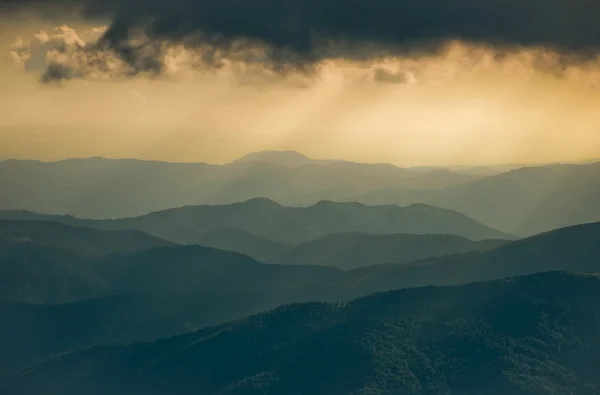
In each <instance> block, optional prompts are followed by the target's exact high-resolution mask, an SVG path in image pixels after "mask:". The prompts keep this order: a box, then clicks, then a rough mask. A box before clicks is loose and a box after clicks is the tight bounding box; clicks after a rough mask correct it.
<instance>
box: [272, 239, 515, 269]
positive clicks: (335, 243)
mask: <svg viewBox="0 0 600 395" xmlns="http://www.w3.org/2000/svg"><path fill="white" fill-rule="evenodd" d="M507 243H509V241H507V240H484V241H477V242H475V241H471V240H468V239H466V238H464V237H460V236H452V235H411V234H384V235H375V234H366V233H338V234H332V235H329V236H325V237H324V238H321V239H318V240H314V241H309V242H307V243H303V244H300V245H298V246H295V247H292V248H291V249H289V250H287V251H285V252H283V253H282V254H280V255H275V256H274V257H273V258H272V259H269V260H268V262H269V263H276V264H280V265H286V264H291V265H319V266H334V267H338V268H340V269H355V268H358V267H363V266H372V265H381V264H386V263H396V264H398V263H406V262H410V261H415V260H419V259H424V258H431V257H435V256H443V255H449V254H457V253H464V252H468V251H482V250H489V249H492V248H495V247H499V246H501V245H504V244H507Z"/></svg>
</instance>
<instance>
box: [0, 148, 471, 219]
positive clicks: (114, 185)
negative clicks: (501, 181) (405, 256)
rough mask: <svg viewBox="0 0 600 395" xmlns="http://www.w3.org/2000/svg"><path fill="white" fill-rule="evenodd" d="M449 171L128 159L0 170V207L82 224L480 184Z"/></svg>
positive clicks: (17, 164) (280, 160) (300, 161)
mask: <svg viewBox="0 0 600 395" xmlns="http://www.w3.org/2000/svg"><path fill="white" fill-rule="evenodd" d="M479 177H480V176H479V175H473V174H461V173H458V172H453V171H449V170H442V169H430V170H427V171H423V170H418V169H415V170H413V169H410V168H399V167H396V166H393V165H390V164H364V163H354V162H347V161H337V160H324V161H323V160H314V159H310V158H307V157H305V156H303V155H301V154H299V153H296V152H268V151H267V152H259V153H253V154H250V155H248V156H246V157H243V158H240V159H238V160H236V161H233V162H231V163H227V164H224V165H211V164H205V163H168V162H155V161H142V160H135V159H106V158H99V157H94V158H88V159H67V160H62V161H58V162H39V161H27V160H7V161H2V162H0V185H2V186H3V193H2V195H0V207H2V208H6V209H23V210H32V211H39V212H46V213H52V214H71V215H74V216H78V217H83V218H117V217H132V216H139V215H143V214H146V213H148V212H152V211H158V210H162V209H165V208H172V207H180V206H185V205H199V204H229V203H236V202H241V201H245V200H248V199H252V198H256V197H267V198H270V199H273V200H276V201H278V202H281V203H282V204H294V205H310V204H314V203H315V202H317V201H319V200H336V199H339V198H342V197H345V196H349V195H360V194H363V193H366V192H368V191H371V190H373V189H381V188H385V187H386V186H388V185H402V186H404V187H407V188H437V187H444V186H450V185H455V184H458V183H462V182H465V181H470V180H474V179H477V178H479Z"/></svg>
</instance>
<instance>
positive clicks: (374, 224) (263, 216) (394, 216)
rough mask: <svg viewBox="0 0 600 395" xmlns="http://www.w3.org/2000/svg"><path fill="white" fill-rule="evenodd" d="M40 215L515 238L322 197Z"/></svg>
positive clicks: (280, 230)
mask: <svg viewBox="0 0 600 395" xmlns="http://www.w3.org/2000/svg"><path fill="white" fill-rule="evenodd" d="M23 217H26V218H31V214H29V216H26V214H24V213H23V212H13V211H5V212H0V218H10V219H18V218H23ZM37 218H46V219H50V220H53V221H59V222H65V223H69V224H76V225H77V226H88V227H94V228H100V229H113V230H114V229H137V230H141V231H143V232H145V233H148V234H151V235H154V236H156V237H159V238H162V239H165V240H169V241H172V242H175V243H180V244H198V243H201V242H202V237H203V235H204V234H206V233H208V232H211V231H214V230H217V229H222V228H235V229H238V230H240V231H243V232H247V233H251V234H253V235H255V236H258V237H260V238H265V239H269V240H272V241H276V242H279V243H283V244H297V243H301V242H306V241H310V240H314V239H317V238H321V237H324V236H327V235H329V234H332V233H344V232H363V233H380V234H382V233H413V234H451V235H457V236H462V237H466V238H469V239H472V240H483V239H511V238H514V237H512V236H510V235H507V234H505V233H502V232H499V231H497V230H494V229H491V228H489V227H486V226H485V225H482V224H480V223H478V222H476V221H474V220H472V219H471V218H469V217H467V216H465V215H463V214H461V213H459V212H456V211H452V210H448V209H441V208H438V207H433V206H428V205H423V204H415V205H412V206H408V207H398V206H391V205H390V206H366V205H363V204H359V203H334V202H330V201H322V202H319V203H317V204H314V205H312V206H309V207H286V206H282V205H280V204H278V203H275V202H273V201H271V200H268V199H264V198H260V199H251V200H248V201H245V202H242V203H235V204H231V205H215V206H211V205H203V206H187V207H181V208H177V209H170V210H163V211H158V212H155V213H150V214H147V215H144V216H141V217H134V218H123V219H117V220H84V219H75V218H73V217H70V216H48V217H44V216H42V217H39V216H38V217H37Z"/></svg>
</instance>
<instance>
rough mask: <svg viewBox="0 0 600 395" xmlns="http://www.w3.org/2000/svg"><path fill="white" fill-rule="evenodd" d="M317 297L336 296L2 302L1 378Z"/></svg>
mask: <svg viewBox="0 0 600 395" xmlns="http://www.w3.org/2000/svg"><path fill="white" fill-rule="evenodd" d="M313 300H332V301H335V300H336V295H335V294H334V293H331V294H330V293H328V291H327V290H323V291H322V292H319V291H318V290H312V289H310V290H300V289H298V290H295V289H290V290H277V291H273V290H268V291H261V290H257V291H246V292H217V293H202V292H193V293H182V292H176V293H175V292H163V293H159V292H149V293H133V294H119V295H111V296H105V297H101V298H97V299H90V300H84V301H78V302H72V303H66V304H50V305H42V304H31V303H15V302H0V316H2V319H3V325H2V326H0V339H1V340H2V344H3V346H2V353H0V376H2V375H4V374H6V373H9V372H13V371H17V370H21V369H24V368H26V367H28V366H30V365H32V364H36V363H40V362H42V361H43V360H45V359H48V358H50V357H52V356H54V355H57V354H63V353H66V352H72V351H74V350H79V349H85V348H89V347H92V346H103V345H110V344H129V343H135V342H140V341H152V340H156V339H160V338H165V337H171V336H173V335H176V334H182V333H186V332H190V331H193V330H197V329H200V328H204V327H208V326H212V325H218V324H223V323H225V322H228V321H232V320H235V319H240V318H242V317H246V316H248V315H250V314H256V313H260V312H264V311H268V310H270V309H273V308H276V307H278V306H281V305H283V304H286V303H290V302H310V301H313Z"/></svg>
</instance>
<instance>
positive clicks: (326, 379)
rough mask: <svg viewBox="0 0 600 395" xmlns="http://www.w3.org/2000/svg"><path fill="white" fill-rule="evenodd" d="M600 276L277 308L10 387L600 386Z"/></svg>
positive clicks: (218, 390) (183, 390) (65, 393)
mask: <svg viewBox="0 0 600 395" xmlns="http://www.w3.org/2000/svg"><path fill="white" fill-rule="evenodd" d="M599 298H600V281H599V280H598V279H597V278H595V277H594V278H592V277H581V276H571V275H566V274H561V273H546V274H541V275H535V276H529V277H523V278H515V279H509V280H503V281H496V282H492V283H481V284H472V285H467V286H460V287H442V288H435V287H429V288H421V289H413V290H405V291H396V292H390V293H384V294H377V295H373V296H369V297H366V298H363V299H359V300H356V301H354V302H351V303H349V304H347V305H329V304H318V303H313V304H302V305H293V306H287V307H282V308H280V309H277V310H274V311H272V312H270V313H266V314H262V315H257V316H253V317H250V318H248V319H246V320H242V321H238V322H234V323H231V324H228V325H224V326H221V327H215V328H210V329H205V330H201V331H198V332H195V333H190V334H187V335H182V336H178V337H174V338H171V339H167V340H163V341H159V342H156V343H150V344H140V345H133V346H129V347H106V348H96V349H90V350H87V351H82V352H78V353H73V354H67V355H64V356H62V357H59V358H56V359H54V360H53V361H50V362H48V363H45V364H42V365H39V366H36V367H34V368H31V369H28V370H26V371H23V372H22V373H20V374H17V375H13V376H8V377H5V378H3V379H2V380H1V381H0V390H2V393H3V394H6V395H29V394H32V395H33V394H39V393H44V394H47V395H54V394H60V395H70V394H81V393H85V394H89V395H95V394H108V393H110V394H115V395H119V394H131V393H140V394H141V393H143V394H147V395H159V394H161V395H162V394H174V393H176V394H181V395H186V394H198V393H202V394H204V395H217V394H236V395H247V394H248V395H249V394H264V395H271V394H272V395H275V394H289V395H296V394H297V395H300V394H315V395H331V394H353V395H359V394H360V395H364V394H378V395H379V394H427V395H430V394H443V393H445V394H451V393H453V394H454V393H456V394H490V395H501V394H507V393H510V394H514V395H525V394H527V395H529V394H536V395H537V394H540V395H542V394H558V393H571V394H576V395H584V394H585V395H592V394H598V393H600V379H599V377H598V375H597V366H598V364H599V363H600V342H599V341H598V336H597V334H598V332H599V331H600V310H599V309H598V308H597V305H596V304H597V303H596V301H597V300H599Z"/></svg>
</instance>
